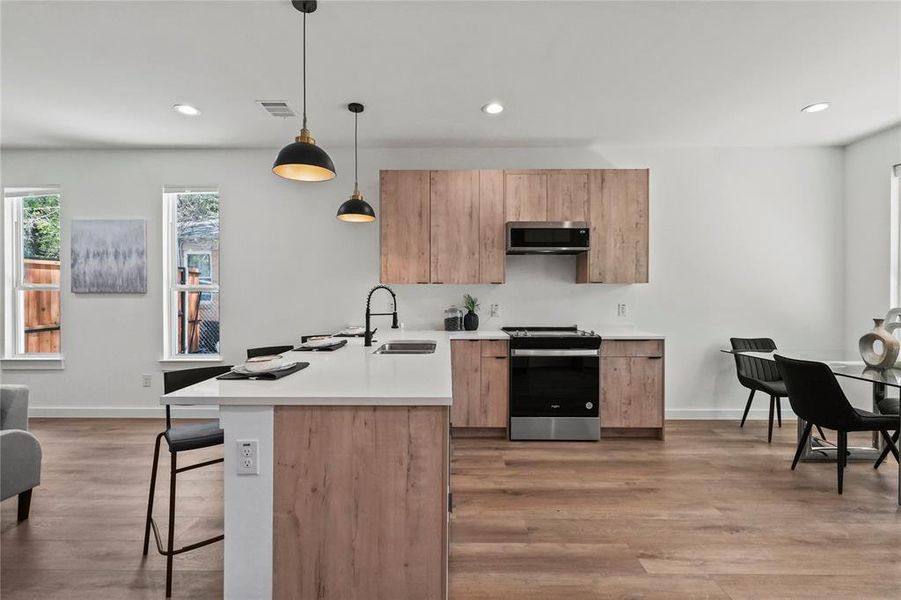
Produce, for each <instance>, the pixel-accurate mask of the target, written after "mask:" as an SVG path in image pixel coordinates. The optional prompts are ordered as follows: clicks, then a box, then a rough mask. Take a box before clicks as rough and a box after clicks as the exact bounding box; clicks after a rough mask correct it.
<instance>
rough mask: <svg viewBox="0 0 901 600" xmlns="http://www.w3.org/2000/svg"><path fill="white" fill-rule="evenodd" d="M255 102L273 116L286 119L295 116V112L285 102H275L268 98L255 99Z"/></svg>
mask: <svg viewBox="0 0 901 600" xmlns="http://www.w3.org/2000/svg"><path fill="white" fill-rule="evenodd" d="M257 104H259V105H260V106H262V107H263V109H265V111H266V112H267V113H269V114H270V115H272V116H273V117H280V118H282V119H287V118H288V117H296V116H297V114H296V113H295V112H294V111H293V110H292V109H291V107H290V106H288V103H287V102H275V101H270V100H257Z"/></svg>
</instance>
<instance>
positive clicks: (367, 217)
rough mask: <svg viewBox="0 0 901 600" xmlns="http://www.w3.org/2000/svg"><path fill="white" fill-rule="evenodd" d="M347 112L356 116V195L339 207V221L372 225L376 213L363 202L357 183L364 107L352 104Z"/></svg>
mask: <svg viewBox="0 0 901 600" xmlns="http://www.w3.org/2000/svg"><path fill="white" fill-rule="evenodd" d="M347 110H349V111H350V112H352V113H353V114H354V193H353V194H351V195H350V200H348V201H346V202H345V203H344V204H342V205H341V206H339V207H338V215H337V217H338V220H339V221H349V222H351V223H372V222H373V221H375V211H374V210H372V207H371V206H369V203H368V202H366V201H365V200H363V194H361V193H360V185H359V182H358V181H357V117H358V116H359V115H360V113H361V112H363V105H362V104H360V103H359V102H351V103H350V104H348V105H347Z"/></svg>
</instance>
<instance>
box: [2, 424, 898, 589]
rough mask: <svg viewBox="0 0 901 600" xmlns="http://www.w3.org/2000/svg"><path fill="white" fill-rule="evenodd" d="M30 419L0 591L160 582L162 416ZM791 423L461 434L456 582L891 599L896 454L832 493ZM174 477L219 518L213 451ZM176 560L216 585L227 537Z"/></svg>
mask: <svg viewBox="0 0 901 600" xmlns="http://www.w3.org/2000/svg"><path fill="white" fill-rule="evenodd" d="M31 424H32V429H33V431H34V433H35V434H36V435H37V436H38V437H39V438H40V439H41V442H42V444H43V448H44V466H43V483H42V485H41V486H40V487H39V488H38V489H37V490H36V491H35V494H34V499H33V501H32V509H31V510H32V514H31V518H30V519H29V520H28V521H27V522H25V523H24V524H21V525H16V523H15V501H14V500H9V501H6V502H4V503H3V505H2V520H0V531H2V534H0V596H2V598H3V600H19V599H25V598H29V599H30V598H34V599H56V598H59V599H66V600H79V599H88V598H90V599H100V598H103V599H108V598H109V599H120V598H121V599H130V598H162V597H163V589H164V583H165V570H164V567H165V562H164V561H163V560H162V557H160V556H159V555H158V554H156V552H153V553H152V554H151V555H150V556H149V557H148V558H147V559H146V560H142V556H141V539H142V535H143V517H144V510H145V501H146V493H147V483H148V482H147V479H148V476H149V470H150V461H151V452H152V450H153V436H154V434H155V433H156V432H157V430H158V428H159V426H160V422H159V421H151V420H75V419H32V421H31ZM794 431H795V429H794V423H786V426H785V427H784V428H783V429H782V430H779V431H777V433H776V435H775V439H774V443H773V444H772V445H771V446H768V445H767V444H766V423H765V422H752V423H749V424H748V425H747V426H746V428H745V429H744V430H742V429H739V428H738V425H737V423H735V422H724V421H721V422H684V421H683V422H679V421H675V422H670V423H668V424H667V439H666V441H665V442H660V441H655V440H628V439H625V440H624V439H617V440H608V441H602V442H600V443H596V444H594V443H556V444H549V443H511V442H507V441H503V440H491V439H473V440H457V441H456V442H455V453H454V459H453V479H452V485H453V488H454V503H455V510H454V514H453V525H452V548H451V559H450V563H451V564H450V570H451V577H450V587H451V598H453V599H454V600H459V599H465V600H479V599H489V598H490V599H492V600H503V599H507V598H509V599H511V600H512V599H515V600H529V599H536V600H537V599H542V600H553V599H557V598H560V599H566V600H573V599H593V600H594V599H599V598H646V599H651V598H667V599H669V598H731V599H733V600H739V599H750V598H761V599H763V598H765V599H768V600H769V599H780V598H781V599H792V600H795V599H802V598H811V599H813V598H816V599H818V600H824V599H831V598H836V599H838V598H841V599H849V598H854V599H864V598H865V599H880V598H885V599H889V598H891V599H893V600H894V599H897V598H898V597H899V590H901V510H899V508H898V506H897V504H896V499H895V494H896V490H897V481H898V478H897V477H898V476H897V469H896V465H895V464H894V462H888V463H887V464H886V465H884V466H883V467H882V468H881V469H880V470H879V471H874V470H873V468H872V466H871V465H870V464H867V463H852V464H851V465H849V467H848V472H847V474H846V477H845V495H844V496H838V495H837V494H836V493H835V468H834V465H832V464H817V463H802V464H801V465H799V467H798V470H797V471H795V472H792V471H790V470H789V465H790V463H791V457H792V451H793V441H794ZM220 452H221V449H220ZM214 454H215V453H214V452H209V453H207V452H206V451H204V452H201V453H198V456H197V457H196V458H197V459H201V458H203V457H205V456H208V455H214ZM161 462H163V461H161ZM163 464H165V463H164V462H163ZM165 473H166V470H165V467H163V466H162V465H161V470H160V475H161V476H162V477H165ZM163 481H164V482H165V479H163ZM180 483H181V485H180V488H179V498H178V500H179V513H178V514H179V519H178V521H177V523H176V525H177V532H178V533H177V538H176V539H177V540H178V539H180V540H191V539H197V538H201V537H206V536H207V535H211V534H212V533H213V532H215V531H217V530H219V529H220V528H221V525H222V523H221V514H222V500H221V493H222V492H221V489H222V475H221V467H220V466H217V467H213V468H209V469H200V470H197V471H191V472H188V473H186V474H185V475H184V476H183V477H182V478H181V479H180ZM160 487H161V488H162V489H159V493H158V496H157V513H156V514H157V516H158V518H160V519H162V518H163V517H164V515H165V507H166V492H167V489H168V486H167V485H166V484H165V483H163V484H162V485H161V486H160ZM175 565H176V575H175V581H174V597H176V598H193V599H204V598H219V597H221V594H222V573H221V569H222V546H221V544H216V545H213V546H211V547H207V548H203V549H200V550H198V551H195V552H191V553H188V554H186V555H182V556H179V557H176V561H175ZM411 600H412V599H411ZM417 600H418V599H417Z"/></svg>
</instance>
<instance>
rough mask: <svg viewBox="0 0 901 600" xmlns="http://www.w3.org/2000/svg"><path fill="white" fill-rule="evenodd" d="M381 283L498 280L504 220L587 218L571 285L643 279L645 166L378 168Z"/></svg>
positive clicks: (503, 252) (645, 271)
mask: <svg viewBox="0 0 901 600" xmlns="http://www.w3.org/2000/svg"><path fill="white" fill-rule="evenodd" d="M381 184H382V188H381V207H380V212H381V215H380V226H381V240H382V248H381V281H382V283H457V284H460V283H464V284H465V283H503V282H504V281H505V280H506V274H505V263H506V240H505V236H506V227H505V225H506V222H508V221H588V222H589V223H590V226H591V250H590V251H589V252H587V253H582V254H580V255H579V256H578V257H577V260H576V281H577V282H579V283H646V282H647V281H648V204H649V203H648V170H647V169H601V170H585V169H571V170H566V169H563V170H561V169H557V170H538V169H530V170H518V171H500V170H494V171H489V170H485V171H382V173H381Z"/></svg>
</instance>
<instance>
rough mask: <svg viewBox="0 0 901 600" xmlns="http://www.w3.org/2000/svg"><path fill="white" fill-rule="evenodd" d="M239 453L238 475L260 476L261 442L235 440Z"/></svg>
mask: <svg viewBox="0 0 901 600" xmlns="http://www.w3.org/2000/svg"><path fill="white" fill-rule="evenodd" d="M235 448H236V450H237V453H238V463H237V464H238V466H237V473H238V475H259V474H260V462H259V442H258V441H257V440H235Z"/></svg>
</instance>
